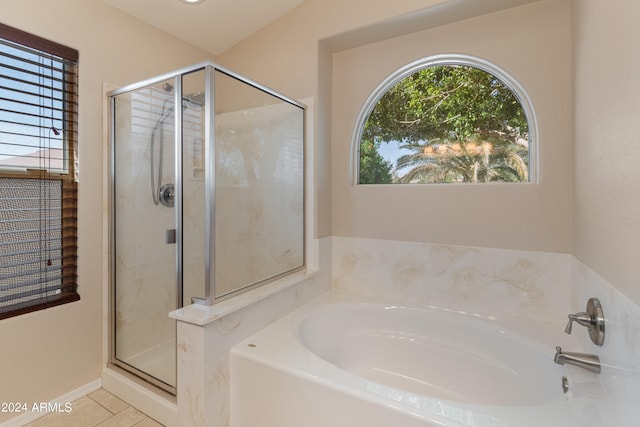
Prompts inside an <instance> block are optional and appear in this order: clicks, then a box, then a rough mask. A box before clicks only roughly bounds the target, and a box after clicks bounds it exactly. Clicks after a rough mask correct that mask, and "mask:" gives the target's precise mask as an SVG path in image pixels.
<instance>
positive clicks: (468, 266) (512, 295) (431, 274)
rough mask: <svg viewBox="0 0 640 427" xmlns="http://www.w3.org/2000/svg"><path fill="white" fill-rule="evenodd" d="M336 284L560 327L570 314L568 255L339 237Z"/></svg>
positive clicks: (417, 302)
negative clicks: (567, 312) (567, 308)
mask: <svg viewBox="0 0 640 427" xmlns="http://www.w3.org/2000/svg"><path fill="white" fill-rule="evenodd" d="M333 288H334V289H335V290H336V291H338V292H343V293H351V294H358V295H363V296H366V297H369V298H372V299H376V300H381V301H390V302H398V303H402V304H408V305H411V306H423V307H430V306H435V307H442V308H446V309H450V310H455V311H462V312H465V313H469V314H474V315H477V316H481V317H486V318H489V319H493V320H509V322H512V324H513V325H515V324H519V325H520V326H521V327H523V328H528V326H527V324H531V322H535V325H538V326H540V327H542V326H548V325H551V327H555V326H556V325H557V324H561V323H562V322H563V318H566V307H567V306H568V301H569V289H570V256H569V255H564V254H553V253H542V252H528V251H515V250H503V249H492V248H473V247H463V246H447V245H437V244H425V243H419V242H406V241H391V240H375V239H358V238H346V237H334V238H333Z"/></svg>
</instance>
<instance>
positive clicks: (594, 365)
mask: <svg viewBox="0 0 640 427" xmlns="http://www.w3.org/2000/svg"><path fill="white" fill-rule="evenodd" d="M553 361H554V362H555V363H557V364H558V365H564V364H567V365H573V366H577V367H579V368H582V369H586V370H587V371H591V372H595V373H596V374H599V373H600V358H599V357H598V356H597V355H595V354H586V353H571V352H563V351H562V348H560V347H556V355H555V356H554V357H553Z"/></svg>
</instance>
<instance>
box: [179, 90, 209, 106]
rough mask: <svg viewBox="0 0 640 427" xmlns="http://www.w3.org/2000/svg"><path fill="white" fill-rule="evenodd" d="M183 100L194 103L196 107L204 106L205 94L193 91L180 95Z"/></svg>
mask: <svg viewBox="0 0 640 427" xmlns="http://www.w3.org/2000/svg"><path fill="white" fill-rule="evenodd" d="M182 100H183V101H184V102H187V103H189V104H192V105H195V106H197V107H202V106H204V103H205V94H204V92H194V93H190V94H188V95H185V96H183V97H182Z"/></svg>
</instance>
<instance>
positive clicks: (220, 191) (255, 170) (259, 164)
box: [215, 102, 304, 296]
mask: <svg viewBox="0 0 640 427" xmlns="http://www.w3.org/2000/svg"><path fill="white" fill-rule="evenodd" d="M302 123H303V111H302V110H301V109H300V108H298V107H294V106H292V105H290V104H287V103H283V102H280V103H278V104H273V105H268V106H263V107H258V108H251V109H246V110H241V111H235V112H230V113H224V114H218V115H217V116H216V167H217V170H216V209H215V211H216V212H215V215H216V218H215V222H216V242H215V247H216V251H215V255H216V278H215V280H216V296H221V295H224V294H226V293H229V292H232V291H234V290H237V289H241V288H243V287H245V286H247V285H250V284H253V283H257V282H260V281H262V280H265V279H268V278H270V277H273V276H276V275H278V274H282V273H284V272H287V271H290V270H292V269H295V268H298V267H301V266H302V265H303V262H304V256H303V248H304V237H303V233H304V230H303V226H302V225H303V217H304V203H303V197H304V192H303V189H304V182H303V179H302V177H303V162H304V156H303V132H304V127H303V126H302Z"/></svg>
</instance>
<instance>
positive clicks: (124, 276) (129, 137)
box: [112, 79, 180, 391]
mask: <svg viewBox="0 0 640 427" xmlns="http://www.w3.org/2000/svg"><path fill="white" fill-rule="evenodd" d="M173 86H174V80H173V79H170V80H166V81H164V82H160V83H157V84H153V85H150V86H147V87H144V88H141V89H138V90H135V91H131V92H127V93H123V94H120V95H118V96H117V97H115V98H114V103H115V104H114V106H113V107H112V108H113V109H114V111H113V120H114V128H113V138H114V144H113V150H114V153H113V166H112V167H113V169H114V170H113V179H114V181H113V182H114V184H113V185H114V189H113V203H114V210H113V212H114V214H113V227H114V241H113V251H114V253H113V259H114V267H113V275H114V278H113V280H114V283H117V286H114V290H113V292H114V295H113V305H114V307H113V313H114V319H113V322H114V325H113V336H112V340H113V344H112V361H113V363H114V364H116V365H120V366H122V367H124V368H126V369H127V370H129V371H133V372H135V373H136V374H138V375H140V376H142V377H143V378H145V379H147V380H149V381H151V382H152V383H154V384H156V385H158V386H160V387H162V388H164V389H166V390H168V391H173V390H174V389H175V385H176V350H175V348H176V346H175V340H176V324H175V320H173V319H170V318H169V317H168V315H167V314H168V313H169V312H170V311H172V310H174V309H176V308H177V306H178V305H179V304H180V302H178V299H179V298H180V296H179V295H177V293H178V291H177V286H176V283H178V280H177V245H176V244H175V239H176V207H175V202H174V191H175V184H176V171H175V165H176V159H175V157H176V154H175V151H176V150H175V140H176V138H175V119H176V111H175V109H176V108H175V90H174V88H173Z"/></svg>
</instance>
